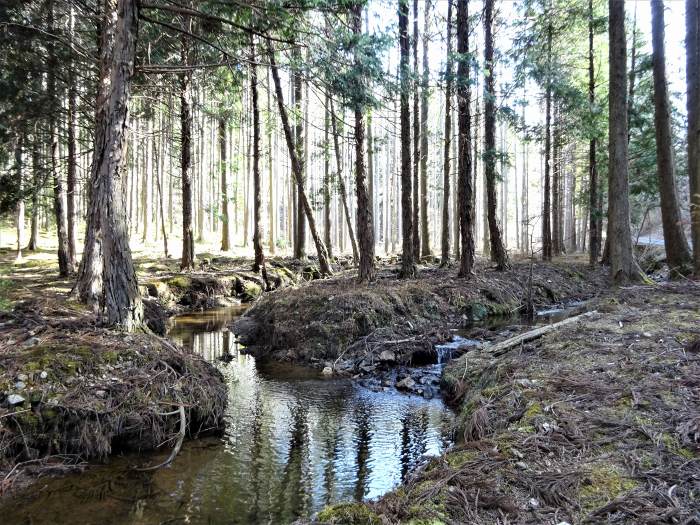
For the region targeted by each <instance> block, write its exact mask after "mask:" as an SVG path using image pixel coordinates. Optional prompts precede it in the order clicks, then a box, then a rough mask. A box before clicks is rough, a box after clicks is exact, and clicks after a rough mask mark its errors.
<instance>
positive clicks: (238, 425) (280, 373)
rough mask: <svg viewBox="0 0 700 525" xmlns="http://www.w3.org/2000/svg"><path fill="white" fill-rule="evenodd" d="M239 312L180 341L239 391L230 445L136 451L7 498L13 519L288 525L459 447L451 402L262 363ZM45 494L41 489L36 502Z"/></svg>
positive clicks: (189, 320)
mask: <svg viewBox="0 0 700 525" xmlns="http://www.w3.org/2000/svg"><path fill="white" fill-rule="evenodd" d="M241 312H242V309H241V308H240V307H239V308H236V307H233V308H227V309H219V310H211V311H205V312H201V313H195V314H187V315H182V316H179V317H176V318H175V322H174V325H173V328H172V330H171V331H170V337H171V338H172V339H173V340H175V341H177V342H180V343H182V345H183V346H184V347H185V348H190V349H191V350H193V351H195V352H198V353H200V354H202V355H203V356H204V357H205V358H206V359H207V360H210V361H212V362H215V363H217V367H218V368H219V369H220V370H221V371H222V373H223V374H224V376H225V378H226V381H227V384H228V388H229V402H228V409H227V411H228V412H227V430H226V433H225V435H224V436H223V437H222V438H219V437H217V438H214V437H210V438H205V439H199V440H193V441H189V442H186V443H185V445H184V446H183V449H182V451H181V452H180V453H179V455H178V456H177V458H176V459H175V461H174V462H173V463H172V465H171V466H169V467H166V468H162V469H159V470H156V471H153V472H139V471H136V470H133V469H132V466H134V465H136V464H138V465H144V464H156V463H158V462H160V461H161V460H162V459H163V457H164V456H165V455H166V454H167V452H168V451H169V448H170V447H169V446H166V447H165V448H166V449H167V450H166V451H165V452H163V453H161V454H152V455H148V456H143V455H138V456H137V455H126V456H123V457H115V458H112V459H111V460H110V461H109V463H108V464H106V465H103V466H96V467H92V468H89V469H87V470H86V471H85V472H84V473H82V474H74V475H69V476H66V477H62V478H56V479H49V480H47V481H46V482H45V483H41V482H40V484H39V485H36V486H34V487H33V488H32V489H30V490H29V491H25V492H24V493H22V494H20V495H18V496H17V498H15V499H14V500H12V501H6V502H5V503H4V505H3V506H2V509H1V512H2V515H3V516H4V518H3V519H7V520H8V521H7V522H8V523H55V524H61V523H65V524H67V523H100V524H105V523H138V524H146V523H148V524H150V523H251V524H252V523H276V524H281V523H290V522H292V521H294V520H295V519H296V518H298V517H308V516H309V515H311V514H312V513H313V512H316V511H318V510H320V509H322V508H323V507H324V506H325V505H327V504H329V503H335V502H339V501H348V500H361V499H365V498H376V497H379V496H381V495H383V494H385V493H386V492H388V491H389V490H391V489H393V488H395V487H396V486H397V485H398V484H399V483H401V482H402V480H404V479H405V477H406V476H407V475H408V474H410V473H412V472H413V471H414V470H415V468H416V467H417V466H418V465H419V464H421V463H422V462H423V461H424V459H425V457H426V456H435V455H438V454H440V453H442V452H443V451H444V450H445V449H446V448H447V447H448V446H449V445H450V444H451V443H452V441H451V428H452V426H453V422H454V421H453V414H452V412H451V410H449V409H448V408H447V407H446V406H445V404H444V403H443V402H442V400H440V399H438V398H435V399H431V400H426V399H424V398H422V397H418V396H408V395H404V394H400V393H398V392H397V391H396V390H393V389H391V390H387V391H381V392H373V391H371V390H368V389H366V388H364V387H362V386H360V385H358V384H357V383H355V382H353V381H352V380H351V379H338V378H333V379H326V378H324V377H323V376H322V375H321V374H320V372H319V371H318V370H314V369H308V368H302V367H297V366H292V365H287V364H279V363H272V364H269V365H261V364H258V363H256V360H255V358H254V357H252V356H250V355H245V354H244V353H242V352H241V347H239V345H238V344H237V343H236V341H235V337H234V335H233V334H232V333H230V332H228V331H226V330H224V326H225V325H226V324H227V323H228V322H229V321H230V320H231V319H232V318H233V317H235V316H236V315H239V314H240V313H241ZM37 490H38V491H39V492H38V494H37Z"/></svg>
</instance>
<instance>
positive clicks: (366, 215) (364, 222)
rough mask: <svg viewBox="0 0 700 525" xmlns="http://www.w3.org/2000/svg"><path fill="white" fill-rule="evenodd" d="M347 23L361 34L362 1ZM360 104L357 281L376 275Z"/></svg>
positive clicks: (357, 112) (357, 119) (357, 126)
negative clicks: (358, 256)
mask: <svg viewBox="0 0 700 525" xmlns="http://www.w3.org/2000/svg"><path fill="white" fill-rule="evenodd" d="M351 25H352V29H353V33H354V34H355V35H356V36H357V37H359V36H360V35H361V34H362V4H361V3H355V4H354V5H353V6H352V8H351ZM360 60H361V59H360V56H359V52H357V51H356V52H355V65H356V66H357V67H358V68H359V61H360ZM364 109H365V108H364V107H362V105H361V104H359V103H356V104H355V108H354V110H355V195H356V198H357V236H358V240H359V243H358V244H359V246H358V248H359V249H360V267H359V274H358V279H359V281H360V282H366V281H373V280H374V279H375V277H376V268H375V266H374V218H373V217H372V201H371V199H370V195H369V192H368V191H367V177H366V174H365V158H364V157H365V122H364Z"/></svg>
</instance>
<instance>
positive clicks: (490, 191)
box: [484, 0, 509, 271]
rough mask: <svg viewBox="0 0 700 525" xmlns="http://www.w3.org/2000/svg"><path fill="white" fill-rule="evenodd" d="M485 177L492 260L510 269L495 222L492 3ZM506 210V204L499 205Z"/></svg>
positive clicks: (487, 21) (487, 14) (487, 36)
mask: <svg viewBox="0 0 700 525" xmlns="http://www.w3.org/2000/svg"><path fill="white" fill-rule="evenodd" d="M484 63H485V68H484V149H485V150H486V151H485V153H486V154H485V155H484V177H485V179H486V193H487V206H488V214H487V217H488V223H489V239H490V247H491V257H492V259H493V261H494V262H495V263H496V269H498V270H499V271H502V270H505V269H506V268H508V267H509V263H508V254H507V253H506V249H505V247H504V246H503V237H502V236H501V229H500V228H499V226H498V221H497V220H496V89H495V85H496V79H495V63H494V56H493V0H486V2H485V3H484ZM501 206H502V208H503V209H504V210H505V207H506V203H505V202H503V203H502V204H501Z"/></svg>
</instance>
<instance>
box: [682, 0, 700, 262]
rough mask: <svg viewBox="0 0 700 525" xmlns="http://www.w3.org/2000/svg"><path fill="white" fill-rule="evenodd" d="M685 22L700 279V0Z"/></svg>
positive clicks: (690, 3) (688, 7) (690, 2)
mask: <svg viewBox="0 0 700 525" xmlns="http://www.w3.org/2000/svg"><path fill="white" fill-rule="evenodd" d="M685 20H686V38H685V45H686V85H687V88H688V98H687V109H688V180H689V187H690V217H691V220H690V231H691V239H692V243H693V267H694V270H695V275H696V276H700V70H699V68H700V0H686V2H685Z"/></svg>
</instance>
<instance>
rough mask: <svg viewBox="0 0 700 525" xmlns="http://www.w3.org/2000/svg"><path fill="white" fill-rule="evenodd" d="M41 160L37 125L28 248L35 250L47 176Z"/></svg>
mask: <svg viewBox="0 0 700 525" xmlns="http://www.w3.org/2000/svg"><path fill="white" fill-rule="evenodd" d="M41 172H42V169H41V162H40V160H39V137H38V136H37V131H36V127H35V130H34V132H33V135H32V198H31V205H32V212H31V217H30V222H29V231H30V233H29V242H28V243H27V250H29V251H35V250H36V249H37V248H38V241H39V191H40V189H41V188H42V187H43V186H44V184H43V182H44V179H45V176H44V175H42V173H41Z"/></svg>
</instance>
